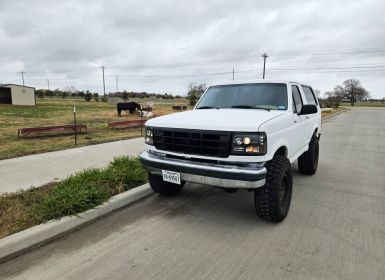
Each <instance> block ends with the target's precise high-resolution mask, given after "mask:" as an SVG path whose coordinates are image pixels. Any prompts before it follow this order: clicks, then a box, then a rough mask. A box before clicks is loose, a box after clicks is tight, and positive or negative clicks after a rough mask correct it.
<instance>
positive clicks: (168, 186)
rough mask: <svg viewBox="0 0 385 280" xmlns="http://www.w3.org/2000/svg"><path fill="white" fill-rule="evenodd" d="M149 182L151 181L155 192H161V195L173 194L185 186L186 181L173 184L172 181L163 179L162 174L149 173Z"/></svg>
mask: <svg viewBox="0 0 385 280" xmlns="http://www.w3.org/2000/svg"><path fill="white" fill-rule="evenodd" d="M148 182H149V183H150V186H151V188H152V189H153V190H154V192H156V193H159V194H161V195H173V194H176V193H178V192H180V190H181V189H182V188H183V185H184V182H181V184H180V185H177V184H173V183H170V182H165V181H163V178H162V176H158V175H154V174H151V173H148Z"/></svg>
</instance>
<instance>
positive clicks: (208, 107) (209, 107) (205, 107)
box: [196, 106, 219, 109]
mask: <svg viewBox="0 0 385 280" xmlns="http://www.w3.org/2000/svg"><path fill="white" fill-rule="evenodd" d="M196 109H219V108H217V107H211V106H202V107H198V108H196Z"/></svg>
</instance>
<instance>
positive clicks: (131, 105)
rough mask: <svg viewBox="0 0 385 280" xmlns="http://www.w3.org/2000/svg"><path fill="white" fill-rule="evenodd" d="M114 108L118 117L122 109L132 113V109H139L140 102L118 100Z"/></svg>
mask: <svg viewBox="0 0 385 280" xmlns="http://www.w3.org/2000/svg"><path fill="white" fill-rule="evenodd" d="M116 109H117V110H118V115H119V117H120V116H121V113H122V111H128V112H130V114H132V113H133V112H134V111H136V110H138V109H139V110H140V104H139V103H136V102H119V103H118V104H116Z"/></svg>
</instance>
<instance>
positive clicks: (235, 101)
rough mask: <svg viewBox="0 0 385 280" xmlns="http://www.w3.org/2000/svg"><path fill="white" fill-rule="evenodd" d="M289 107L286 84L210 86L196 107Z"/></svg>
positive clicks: (281, 108) (276, 108)
mask: <svg viewBox="0 0 385 280" xmlns="http://www.w3.org/2000/svg"><path fill="white" fill-rule="evenodd" d="M211 108H215V109H220V108H240V109H267V110H286V109H287V87H286V84H274V83H266V84H239V85H223V86H213V87H210V88H209V89H208V90H207V91H206V93H205V94H204V95H203V97H202V99H201V100H200V102H199V103H198V105H197V106H196V109H211Z"/></svg>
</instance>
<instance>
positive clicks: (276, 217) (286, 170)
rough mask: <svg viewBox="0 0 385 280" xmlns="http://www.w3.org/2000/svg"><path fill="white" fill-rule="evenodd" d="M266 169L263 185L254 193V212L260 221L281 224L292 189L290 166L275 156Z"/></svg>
mask: <svg viewBox="0 0 385 280" xmlns="http://www.w3.org/2000/svg"><path fill="white" fill-rule="evenodd" d="M266 168H267V174H266V183H265V185H264V186H263V187H261V188H258V189H256V190H255V191H254V205H255V210H256V212H257V215H258V216H259V217H260V218H262V219H265V220H269V221H272V222H281V221H282V220H283V219H285V217H286V216H287V213H288V212H289V208H290V202H291V193H292V189H293V175H292V172H291V164H290V161H289V160H288V159H287V158H286V157H283V156H275V157H274V158H273V159H272V160H271V161H269V162H268V163H267V164H266Z"/></svg>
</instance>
